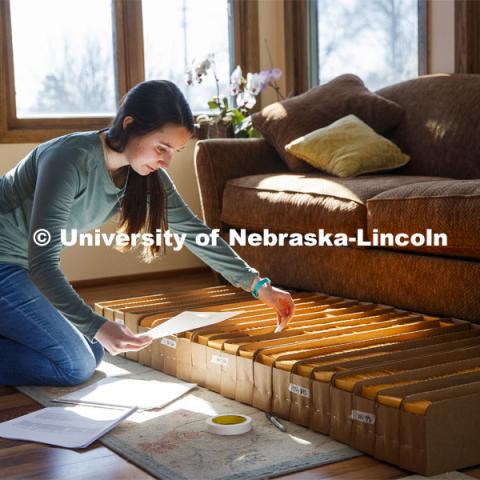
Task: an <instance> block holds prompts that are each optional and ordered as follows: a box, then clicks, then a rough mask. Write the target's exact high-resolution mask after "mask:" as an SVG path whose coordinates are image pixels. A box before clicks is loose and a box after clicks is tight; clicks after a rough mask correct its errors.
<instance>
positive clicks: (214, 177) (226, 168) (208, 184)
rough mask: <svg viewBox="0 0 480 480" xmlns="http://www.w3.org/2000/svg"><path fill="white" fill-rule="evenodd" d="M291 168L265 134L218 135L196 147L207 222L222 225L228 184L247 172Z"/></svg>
mask: <svg viewBox="0 0 480 480" xmlns="http://www.w3.org/2000/svg"><path fill="white" fill-rule="evenodd" d="M285 171H289V170H288V168H287V166H286V165H285V164H284V163H283V161H282V160H281V158H280V157H279V155H278V154H277V152H276V150H275V149H274V148H273V147H272V146H271V145H270V144H269V143H268V142H267V141H266V140H265V139H263V138H215V139H208V140H200V141H198V142H197V145H196V147H195V173H196V176H197V183H198V188H199V191H200V202H201V206H202V214H203V219H204V221H205V223H206V224H207V225H208V226H210V227H211V228H221V227H222V224H221V221H220V215H221V211H222V198H223V190H224V188H225V184H226V183H227V181H228V180H231V179H233V178H238V177H245V176H247V175H259V174H262V173H277V172H285Z"/></svg>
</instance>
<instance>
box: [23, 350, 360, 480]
mask: <svg viewBox="0 0 480 480" xmlns="http://www.w3.org/2000/svg"><path fill="white" fill-rule="evenodd" d="M120 375H122V376H123V375H127V376H129V377H130V378H136V379H142V380H161V381H170V382H179V380H178V379H177V378H175V377H171V376H169V375H165V374H164V373H162V372H159V371H156V370H153V369H151V368H149V367H145V366H143V365H140V364H139V363H136V362H132V361H130V360H127V359H125V358H122V357H113V356H111V355H108V354H106V359H105V361H104V362H102V364H101V365H100V366H99V368H98V370H97V372H96V373H95V375H94V376H93V377H92V378H91V379H90V380H89V381H88V382H86V383H85V384H83V385H82V386H81V387H69V388H58V387H37V386H24V387H18V388H19V390H21V391H22V392H24V393H25V394H27V395H29V396H30V397H32V398H33V399H34V400H36V401H38V402H39V403H40V404H42V405H44V406H58V405H59V404H58V403H53V402H51V401H50V399H52V398H55V397H58V396H61V395H62V394H65V393H68V392H71V391H73V390H76V389H78V388H82V387H84V386H85V385H87V384H89V383H92V382H94V381H97V380H99V379H101V378H103V377H105V376H120ZM222 413H240V414H244V415H248V416H250V417H252V419H253V429H252V430H251V431H250V432H248V433H245V434H243V435H238V436H230V437H224V436H217V435H214V434H211V433H209V432H207V431H206V425H205V419H206V418H208V417H210V416H212V415H217V414H222ZM282 423H283V424H284V425H285V426H286V428H287V432H286V433H283V432H281V431H280V430H278V429H277V428H275V427H274V426H273V425H272V424H271V423H270V422H268V420H266V418H265V413H264V412H262V411H260V410H257V409H256V408H254V407H251V406H249V405H244V404H242V403H240V402H236V401H234V400H230V399H228V398H224V397H222V396H221V395H219V394H217V393H215V392H212V391H210V390H207V389H205V388H202V387H196V388H195V389H193V390H191V391H190V392H189V393H188V394H186V395H184V396H183V397H181V398H180V399H178V400H177V401H175V402H173V403H171V404H170V405H168V406H166V407H164V408H162V409H156V410H149V411H143V412H136V413H135V414H133V415H132V416H131V417H129V418H128V419H127V420H125V421H124V422H123V423H122V424H120V425H119V426H117V427H116V428H115V429H114V430H112V431H111V432H110V433H108V434H107V435H105V436H104V437H102V439H101V440H100V441H101V443H103V444H104V445H105V446H107V447H108V448H110V449H111V450H113V451H115V452H117V453H118V454H119V455H121V456H123V457H125V458H126V459H127V460H129V461H130V462H132V463H134V464H136V465H138V466H139V467H140V468H142V469H143V470H145V471H147V472H148V473H150V474H151V475H153V476H154V477H157V478H161V479H164V480H220V479H222V480H246V479H266V478H274V477H277V476H280V475H285V474H287V473H292V472H296V471H299V470H305V469H308V468H313V467H317V466H319V465H324V464H327V463H333V462H339V461H341V460H346V459H349V458H353V457H357V456H360V455H362V454H361V453H360V452H358V451H356V450H354V449H352V448H350V447H348V446H346V445H344V444H342V443H338V442H335V441H333V440H331V439H330V437H328V436H326V435H322V434H319V433H315V432H312V431H311V430H308V429H306V428H304V427H301V426H299V425H295V424H294V423H291V422H287V421H285V420H282Z"/></svg>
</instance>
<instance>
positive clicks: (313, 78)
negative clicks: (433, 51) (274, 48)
mask: <svg viewBox="0 0 480 480" xmlns="http://www.w3.org/2000/svg"><path fill="white" fill-rule="evenodd" d="M316 5H317V2H316V0H285V3H284V17H285V56H286V65H287V75H286V79H287V92H290V93H291V94H292V95H299V94H300V93H303V92H306V91H307V90H308V89H309V88H312V87H314V86H316V85H318V68H319V65H318V46H317V44H318V42H317V39H318V32H317V8H316ZM417 8H418V75H426V74H428V73H430V72H431V62H430V49H429V43H430V38H429V35H430V33H429V32H430V30H431V29H430V26H429V22H430V18H431V14H430V11H431V0H417Z"/></svg>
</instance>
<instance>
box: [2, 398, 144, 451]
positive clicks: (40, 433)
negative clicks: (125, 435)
mask: <svg viewBox="0 0 480 480" xmlns="http://www.w3.org/2000/svg"><path fill="white" fill-rule="evenodd" d="M135 410H136V408H127V409H126V408H104V407H92V406H83V405H82V406H80V405H76V406H70V407H47V408H43V409H41V410H37V411H36V412H32V413H29V414H27V415H23V416H21V417H17V418H14V419H13V420H9V421H7V422H3V423H0V437H2V438H9V439H11V440H27V441H30V442H40V443H47V444H49V445H56V446H59V447H66V448H86V447H88V446H89V445H90V444H91V443H93V442H94V441H95V440H97V439H99V438H100V437H101V436H103V435H105V433H107V432H109V431H110V430H112V429H113V428H114V427H116V426H117V425H118V424H119V423H120V422H122V421H123V420H125V418H127V417H128V416H130V415H131V414H132V413H133V412H135Z"/></svg>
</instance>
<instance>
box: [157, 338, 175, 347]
mask: <svg viewBox="0 0 480 480" xmlns="http://www.w3.org/2000/svg"><path fill="white" fill-rule="evenodd" d="M160 343H161V344H162V345H165V346H167V347H170V348H177V342H176V341H175V340H172V339H171V338H162V339H161V340H160Z"/></svg>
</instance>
